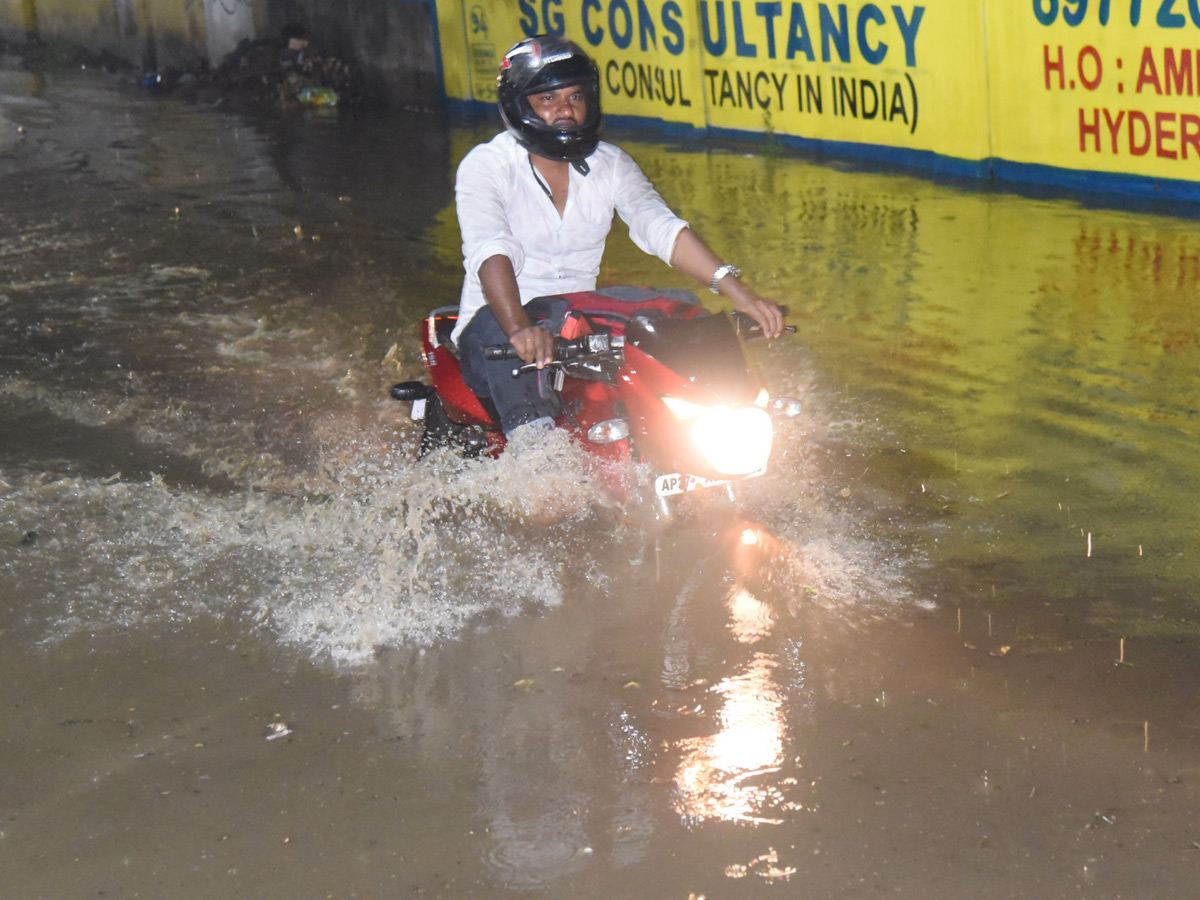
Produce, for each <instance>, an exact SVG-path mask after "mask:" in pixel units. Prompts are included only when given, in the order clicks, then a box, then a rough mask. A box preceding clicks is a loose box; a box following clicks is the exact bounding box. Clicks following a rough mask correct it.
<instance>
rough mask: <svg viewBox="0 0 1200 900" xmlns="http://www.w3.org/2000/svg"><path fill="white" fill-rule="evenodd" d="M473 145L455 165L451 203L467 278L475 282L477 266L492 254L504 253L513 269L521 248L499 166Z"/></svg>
mask: <svg viewBox="0 0 1200 900" xmlns="http://www.w3.org/2000/svg"><path fill="white" fill-rule="evenodd" d="M480 150H481V148H479V147H477V148H475V150H473V151H472V152H470V153H468V154H467V156H466V158H465V159H463V161H462V163H461V164H460V165H459V167H458V175H457V179H456V181H455V204H456V207H457V210H458V224H459V228H460V230H461V232H462V239H463V245H462V249H463V267H464V268H465V269H466V274H467V278H468V279H469V280H470V281H472V282H473V283H476V284H478V282H479V267H480V266H482V265H483V263H484V262H486V261H487V260H488V259H491V258H492V257H493V256H507V257H508V258H509V259H510V260H511V261H512V266H513V271H514V272H516V273H518V274H519V273H520V272H521V269H522V268H523V267H524V265H525V248H524V247H523V246H522V245H521V242H520V241H519V240H517V238H516V237H515V236H514V235H513V233H512V230H511V227H510V225H509V216H508V213H507V210H506V209H505V205H504V195H503V192H502V190H501V186H502V185H503V184H504V180H503V172H502V167H501V166H498V165H497V164H496V160H495V159H494V158H493V157H491V156H489V155H488V154H487V153H485V152H479V151H480Z"/></svg>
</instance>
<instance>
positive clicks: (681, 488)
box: [654, 473, 729, 497]
mask: <svg viewBox="0 0 1200 900" xmlns="http://www.w3.org/2000/svg"><path fill="white" fill-rule="evenodd" d="M719 484H729V482H728V481H714V480H713V479H711V478H701V477H700V476H699V475H680V474H678V473H675V474H671V475H659V476H658V478H657V479H655V482H654V492H655V493H656V494H658V496H660V497H670V496H672V495H674V494H685V493H687V492H688V491H698V490H700V489H701V488H707V487H715V486H716V485H719Z"/></svg>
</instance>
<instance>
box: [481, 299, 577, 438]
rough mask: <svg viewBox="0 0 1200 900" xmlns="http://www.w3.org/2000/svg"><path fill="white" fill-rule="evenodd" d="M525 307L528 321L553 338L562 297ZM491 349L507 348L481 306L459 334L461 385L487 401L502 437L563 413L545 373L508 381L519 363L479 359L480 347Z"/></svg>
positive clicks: (561, 316) (562, 314)
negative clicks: (502, 430)
mask: <svg viewBox="0 0 1200 900" xmlns="http://www.w3.org/2000/svg"><path fill="white" fill-rule="evenodd" d="M524 308H525V313H526V315H528V316H529V319H530V321H531V322H533V323H534V324H536V325H541V326H543V327H544V328H548V329H549V330H550V331H551V332H552V333H553V334H558V333H559V332H560V331H561V330H562V326H563V320H564V319H565V317H566V314H567V309H568V308H569V306H568V304H567V301H565V300H563V299H562V298H561V297H537V298H535V299H533V300H530V301H529V302H528V303H526V304H525V307H524ZM495 345H501V346H508V335H506V334H505V333H504V329H502V328H501V327H500V323H499V322H497V321H496V316H495V315H494V314H493V313H492V311H491V309H490V308H488V307H486V306H485V307H484V308H483V309H481V310H480V311H479V312H477V313H475V316H474V318H472V319H471V321H470V322H469V323H468V324H467V327H466V328H464V329H463V332H462V334H460V335H459V336H458V359H459V363H460V364H461V365H462V374H463V381H465V382H466V383H467V387H469V388H470V389H471V390H473V391H474V392H475V393H476V394H478V395H479V396H480V397H486V398H489V399H491V401H492V403H493V404H494V405H495V407H496V412H498V413H499V414H500V427H501V428H503V429H504V431H505V433H506V434H511V433H512V431H513V429H514V428H517V427H518V426H520V425H524V424H526V423H527V422H532V421H533V420H534V419H540V418H543V417H549V418H554V417H555V416H557V415H558V414H559V412H561V411H562V400H561V398H560V397H559V396H558V392H557V391H555V390H553V389H552V388H551V387H550V379H549V375H550V370H548V369H542V370H541V371H540V372H537V371H534V372H526V373H525V374H523V375H520V376H518V377H517V378H513V375H512V372H513V369H515V368H516V367H517V366H520V365H523V363H522V361H521V360H519V359H502V360H487V359H484V358H483V350H484V348H485V347H491V346H495Z"/></svg>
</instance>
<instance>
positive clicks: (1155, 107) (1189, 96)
mask: <svg viewBox="0 0 1200 900" xmlns="http://www.w3.org/2000/svg"><path fill="white" fill-rule="evenodd" d="M1013 7H1014V8H1013V9H1011V10H1007V11H1005V12H1004V13H1003V14H1002V15H1001V14H1000V13H993V14H992V19H993V20H994V22H993V25H994V26H995V27H993V28H990V29H989V35H990V37H991V40H992V42H993V43H992V46H991V48H990V49H989V54H988V55H989V59H990V60H991V65H990V72H991V74H990V78H991V84H992V100H991V120H992V129H993V134H994V138H993V140H994V144H995V147H994V155H995V156H996V157H998V158H999V160H1001V161H1008V162H1014V163H1021V164H1034V165H1046V166H1054V167H1058V168H1063V169H1071V170H1079V171H1086V172H1102V173H1112V174H1120V175H1133V176H1146V177H1151V178H1169V179H1183V180H1189V181H1195V180H1197V177H1198V176H1200V101H1198V99H1197V97H1198V96H1200V2H1197V0H1090V2H1089V0H1027V2H1024V3H1019V4H1014V5H1013Z"/></svg>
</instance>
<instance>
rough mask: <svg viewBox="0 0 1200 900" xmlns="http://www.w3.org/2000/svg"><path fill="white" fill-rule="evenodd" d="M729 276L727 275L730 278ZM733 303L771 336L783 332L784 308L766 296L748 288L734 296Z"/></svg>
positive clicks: (777, 335) (764, 332)
mask: <svg viewBox="0 0 1200 900" xmlns="http://www.w3.org/2000/svg"><path fill="white" fill-rule="evenodd" d="M728 277H729V276H726V278H728ZM732 299H733V305H734V307H735V308H736V309H737V310H738V311H739V312H744V313H745V314H746V315H748V316H749V317H750V318H752V319H753V320H754V321H755V322H757V323H758V324H759V325H760V326H761V327H762V330H763V334H764V335H766V336H767V337H769V338H775V337H779V335H781V334H783V310H782V309H780V308H779V307H778V306H777V305H776V304H774V303H772V302H771V301H770V300H768V299H767V298H765V297H760V296H759V295H758V294H756V293H754V291H752V290H750V289H749V288H746V289H745V290H744V291H739V292H738V294H737V296H735V297H733V298H732Z"/></svg>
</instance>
